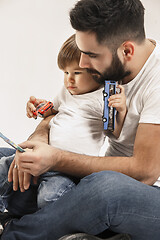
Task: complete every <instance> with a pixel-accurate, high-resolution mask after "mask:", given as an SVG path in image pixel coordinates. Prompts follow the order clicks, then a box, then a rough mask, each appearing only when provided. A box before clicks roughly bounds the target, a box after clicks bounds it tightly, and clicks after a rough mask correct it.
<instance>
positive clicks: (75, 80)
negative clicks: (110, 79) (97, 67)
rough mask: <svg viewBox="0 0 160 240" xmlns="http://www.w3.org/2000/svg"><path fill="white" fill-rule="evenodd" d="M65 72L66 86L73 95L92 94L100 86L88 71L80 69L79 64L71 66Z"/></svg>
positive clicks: (74, 63)
mask: <svg viewBox="0 0 160 240" xmlns="http://www.w3.org/2000/svg"><path fill="white" fill-rule="evenodd" d="M63 71H64V85H65V87H66V89H67V90H68V91H69V92H70V93H71V94H72V95H79V94H84V93H88V92H92V91H95V90H96V89H98V88H99V86H100V84H99V83H97V82H95V81H94V80H93V77H92V75H91V74H90V73H88V72H87V70H86V69H84V68H80V67H79V65H78V63H77V62H73V63H71V64H69V65H68V66H66V68H65V69H64V70H63Z"/></svg>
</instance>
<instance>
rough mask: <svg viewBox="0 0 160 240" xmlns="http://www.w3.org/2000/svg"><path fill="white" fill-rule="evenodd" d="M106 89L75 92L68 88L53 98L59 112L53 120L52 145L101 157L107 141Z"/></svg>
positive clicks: (51, 124)
mask: <svg viewBox="0 0 160 240" xmlns="http://www.w3.org/2000/svg"><path fill="white" fill-rule="evenodd" d="M102 91H103V88H102V87H101V88H100V89H98V90H96V91H94V92H90V93H86V94H82V95H71V94H70V93H69V92H68V91H67V90H66V89H65V87H63V88H62V90H61V92H60V94H59V95H58V96H57V97H56V98H55V99H54V100H53V105H54V109H55V110H57V111H58V113H57V115H56V116H55V117H53V118H52V119H51V121H50V144H51V145H52V146H54V147H57V148H60V149H63V150H67V151H71V152H76V153H80V154H86V155H93V156H98V155H99V151H100V148H101V146H102V145H103V143H104V137H105V136H104V131H103V121H102V116H103V94H102Z"/></svg>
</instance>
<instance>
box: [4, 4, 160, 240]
mask: <svg viewBox="0 0 160 240" xmlns="http://www.w3.org/2000/svg"><path fill="white" fill-rule="evenodd" d="M70 20H71V24H72V26H73V28H74V29H75V30H76V42H77V45H78V47H79V49H80V51H81V59H80V67H84V68H87V69H88V71H89V72H91V73H92V74H93V78H94V79H95V80H96V81H100V82H103V81H104V79H109V80H110V79H112V80H117V81H122V84H123V86H124V88H125V93H126V97H127V107H128V112H127V115H126V118H125V122H124V126H123V129H122V132H121V135H120V137H119V139H117V140H115V139H114V138H113V137H112V135H111V137H110V140H109V148H108V149H107V151H106V156H105V157H91V156H84V155H79V154H75V153H71V152H66V151H62V150H60V149H55V148H53V147H51V146H49V145H48V144H47V141H48V122H49V120H47V119H45V120H44V121H42V122H41V124H40V125H39V126H38V128H37V130H36V132H35V134H33V136H32V138H31V139H30V141H27V142H25V143H23V144H21V146H22V147H23V148H29V149H31V150H32V151H27V152H25V153H17V154H16V157H15V159H14V162H13V164H12V165H11V168H10V174H11V175H12V171H13V172H14V176H15V175H16V171H21V172H22V173H25V174H26V173H28V174H32V175H33V176H39V175H40V174H42V173H44V172H46V171H48V170H54V171H60V172H63V173H66V174H69V175H72V176H75V177H78V178H81V181H80V182H79V183H78V184H77V186H76V187H74V188H73V189H72V190H71V191H70V192H68V193H67V194H66V195H64V196H63V197H61V198H60V199H59V200H58V201H57V202H56V203H55V204H50V205H48V206H46V207H45V208H43V209H41V210H40V211H38V212H36V213H34V214H31V215H26V216H24V217H22V218H21V219H20V220H12V221H10V222H9V223H8V224H7V226H6V228H5V231H4V233H3V235H2V240H11V239H12V240H14V239H23V240H27V239H39V240H41V239H50V240H51V239H54V240H56V239H58V238H60V237H62V236H64V235H67V234H71V235H70V236H65V237H63V238H62V239H63V240H71V239H72V240H73V239H75V240H76V239H77V240H78V239H80V240H84V239H88V240H90V239H97V238H96V237H94V236H93V235H98V234H100V233H102V232H103V231H105V230H108V229H109V230H111V231H113V232H117V233H127V234H129V235H130V236H131V239H133V240H134V239H135V240H150V239H154V240H159V237H160V228H159V226H160V218H159V216H160V208H159V206H160V189H159V188H158V187H157V186H158V184H159V182H158V177H159V176H160V160H159V155H160V106H159V101H160V99H159V98H160V67H159V66H160V43H158V42H155V41H153V40H149V39H146V38H145V32H144V7H143V5H142V4H141V2H140V1H139V0H101V1H100V0H80V1H78V2H77V4H76V5H75V7H74V8H73V9H72V10H71V12H70ZM73 134H74V133H73ZM37 140H38V141H37ZM88 147H89V143H88ZM14 164H16V165H18V170H17V168H14ZM15 179H16V178H15ZM153 184H154V186H153ZM78 232H82V233H85V234H80V235H79V234H74V233H78ZM98 239H100V238H98ZM113 239H116V236H115V237H114V238H113ZM119 239H120V236H119Z"/></svg>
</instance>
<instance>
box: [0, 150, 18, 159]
mask: <svg viewBox="0 0 160 240" xmlns="http://www.w3.org/2000/svg"><path fill="white" fill-rule="evenodd" d="M15 152H16V150H15V149H13V148H0V158H2V157H8V156H11V155H13V154H14V153H15Z"/></svg>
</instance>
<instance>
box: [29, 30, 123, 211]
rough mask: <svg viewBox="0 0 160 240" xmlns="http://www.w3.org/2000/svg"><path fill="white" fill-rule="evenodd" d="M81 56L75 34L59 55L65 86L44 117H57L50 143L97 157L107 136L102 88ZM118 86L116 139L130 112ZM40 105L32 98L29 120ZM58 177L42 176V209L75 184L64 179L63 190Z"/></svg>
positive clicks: (114, 103)
mask: <svg viewBox="0 0 160 240" xmlns="http://www.w3.org/2000/svg"><path fill="white" fill-rule="evenodd" d="M80 54H81V53H80V51H79V49H78V48H77V46H76V43H75V35H72V36H71V37H70V38H69V39H68V40H67V41H66V42H65V43H64V44H63V46H62V48H61V50H60V52H59V55H58V66H59V68H60V69H62V70H63V72H64V87H63V88H62V90H61V92H60V93H59V94H58V95H57V97H56V98H54V100H53V105H54V108H53V110H50V111H48V112H47V113H46V115H45V117H46V116H48V115H50V114H55V116H54V117H53V118H52V119H51V121H50V136H49V144H50V145H52V146H54V147H57V148H61V149H63V150H67V151H71V152H76V153H80V154H86V155H92V156H98V155H99V152H100V149H101V147H102V145H103V143H104V139H105V135H107V132H105V131H104V130H103V122H102V116H103V108H104V106H103V94H102V91H103V86H102V85H100V84H99V83H97V82H95V81H94V80H93V78H92V75H91V74H89V73H88V72H87V70H86V69H82V68H80V67H79V60H80ZM118 87H119V89H120V94H116V95H114V96H112V97H110V99H109V106H111V105H112V106H113V107H116V109H117V115H116V124H115V130H114V132H112V133H109V135H111V134H112V135H113V136H114V137H116V138H118V137H119V135H120V132H121V128H122V125H123V121H124V118H125V115H126V111H127V110H126V103H125V94H124V88H123V87H122V86H118ZM41 102H46V101H45V100H38V99H36V98H35V97H31V98H30V100H29V101H28V103H27V116H28V117H30V118H31V117H33V111H34V110H35V109H36V108H35V107H36V106H37V104H39V103H41ZM33 103H34V104H33ZM59 174H60V173H54V172H50V173H45V174H43V175H42V176H41V177H40V179H39V180H40V185H39V188H38V206H39V207H42V206H44V205H45V204H46V202H50V201H54V200H56V199H57V198H58V197H59V196H60V195H62V194H60V192H63V194H64V193H65V192H66V191H68V187H69V189H70V187H72V186H73V185H74V183H73V182H72V180H71V179H70V178H69V179H68V178H66V177H65V180H64V179H63V181H64V182H63V181H62V182H63V184H64V186H63V188H61V184H62V182H61V181H60V180H62V179H61V178H60V177H59ZM60 175H61V174H60ZM47 176H48V177H47ZM56 178H57V180H56ZM63 178H64V176H63ZM66 179H68V180H67V181H66ZM59 181H60V183H59ZM47 186H48V187H47ZM57 186H59V188H58V187H57Z"/></svg>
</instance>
